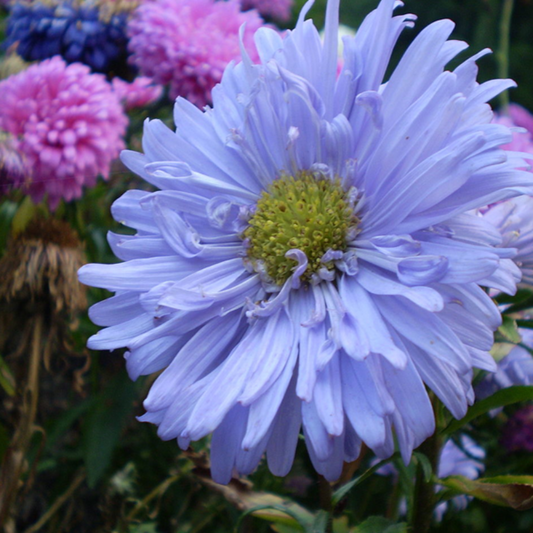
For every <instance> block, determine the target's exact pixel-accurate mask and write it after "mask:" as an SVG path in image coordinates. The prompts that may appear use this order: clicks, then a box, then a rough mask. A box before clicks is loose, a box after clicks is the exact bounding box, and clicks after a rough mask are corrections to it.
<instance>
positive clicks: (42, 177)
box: [0, 57, 127, 209]
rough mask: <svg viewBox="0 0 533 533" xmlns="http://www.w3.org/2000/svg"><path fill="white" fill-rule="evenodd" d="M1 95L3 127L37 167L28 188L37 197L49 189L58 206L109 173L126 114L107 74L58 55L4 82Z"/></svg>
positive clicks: (51, 200)
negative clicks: (60, 202) (96, 72)
mask: <svg viewBox="0 0 533 533" xmlns="http://www.w3.org/2000/svg"><path fill="white" fill-rule="evenodd" d="M0 94H2V100H3V105H2V106H1V107H0V129H3V130H5V131H7V132H9V133H11V134H12V135H13V137H14V139H15V140H14V143H15V147H16V149H17V150H18V151H19V152H20V153H21V154H22V156H23V157H24V159H25V161H26V162H27V164H28V166H29V167H30V168H31V169H32V179H31V182H30V183H29V185H27V186H25V189H26V190H27V191H28V192H29V194H30V195H31V197H32V199H33V200H34V201H35V202H38V201H40V200H41V199H42V198H43V196H44V195H45V194H48V202H49V204H50V207H51V208H52V209H55V208H56V207H57V204H58V203H59V201H60V199H61V198H64V199H65V200H67V201H68V200H72V199H73V198H79V197H80V196H81V194H82V187H83V186H84V185H85V186H93V185H94V184H95V182H96V178H97V177H98V175H102V176H103V177H104V178H107V177H108V176H109V170H110V165H111V162H112V161H113V159H115V158H116V157H117V156H118V154H119V152H120V150H121V149H122V148H124V142H123V140H122V136H123V135H124V133H125V130H126V126H127V118H126V116H125V115H124V111H123V109H122V106H121V105H120V102H119V100H118V98H117V95H116V94H115V93H114V92H113V90H112V88H111V85H110V84H109V83H108V82H107V81H106V80H105V78H104V76H103V75H101V74H91V72H90V69H89V67H87V66H85V65H82V64H80V63H73V64H71V65H69V66H67V65H66V63H65V62H64V61H63V60H62V59H61V58H60V57H53V58H52V59H48V60H46V61H43V62H42V63H39V64H37V65H33V66H31V67H29V68H27V69H26V70H24V71H22V72H20V73H19V74H16V75H14V76H10V77H9V78H7V79H6V80H4V81H2V82H0Z"/></svg>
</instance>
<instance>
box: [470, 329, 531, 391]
mask: <svg viewBox="0 0 533 533" xmlns="http://www.w3.org/2000/svg"><path fill="white" fill-rule="evenodd" d="M519 332H520V335H521V336H522V343H523V344H525V345H526V346H529V347H531V348H533V330H531V329H524V328H520V329H519ZM513 385H533V357H531V354H530V353H529V352H528V351H527V350H526V349H525V348H522V346H515V347H514V348H513V349H512V350H511V351H510V352H509V353H508V354H507V355H506V356H505V357H504V358H503V359H502V360H501V361H500V362H499V363H498V366H497V369H496V372H494V373H493V374H490V375H488V376H486V377H485V378H484V379H483V381H481V382H480V383H479V384H478V385H477V386H476V398H477V399H478V400H483V398H488V397H489V396H491V395H492V394H494V393H495V392H497V391H499V390H500V389H506V388H507V387H512V386H513Z"/></svg>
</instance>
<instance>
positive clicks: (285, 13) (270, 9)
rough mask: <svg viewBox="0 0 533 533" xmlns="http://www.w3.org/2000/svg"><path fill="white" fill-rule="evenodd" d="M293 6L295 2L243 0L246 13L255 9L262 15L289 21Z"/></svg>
mask: <svg viewBox="0 0 533 533" xmlns="http://www.w3.org/2000/svg"><path fill="white" fill-rule="evenodd" d="M293 4H294V1H293V0H242V9H243V10H244V11H245V10H247V9H252V8H255V9H257V11H259V13H261V15H265V16H269V17H272V18H275V19H278V20H289V19H290V18H291V11H292V6H293Z"/></svg>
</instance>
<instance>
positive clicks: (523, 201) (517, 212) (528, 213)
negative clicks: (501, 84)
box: [483, 145, 533, 287]
mask: <svg viewBox="0 0 533 533" xmlns="http://www.w3.org/2000/svg"><path fill="white" fill-rule="evenodd" d="M532 146H533V145H532ZM532 153H533V152H532ZM483 217H484V219H485V220H486V221H488V222H490V223H491V224H492V225H493V226H494V227H495V228H496V229H497V230H498V231H499V232H500V233H501V236H502V243H501V246H504V247H506V248H516V250H517V253H516V255H515V257H514V258H513V261H514V262H515V263H516V264H517V266H518V267H519V268H520V271H521V272H522V280H521V283H520V285H521V286H524V287H532V286H533V198H532V197H531V196H519V197H518V198H513V199H511V200H507V201H506V202H501V203H498V204H495V205H493V206H490V207H489V209H488V210H486V211H485V212H484V214H483Z"/></svg>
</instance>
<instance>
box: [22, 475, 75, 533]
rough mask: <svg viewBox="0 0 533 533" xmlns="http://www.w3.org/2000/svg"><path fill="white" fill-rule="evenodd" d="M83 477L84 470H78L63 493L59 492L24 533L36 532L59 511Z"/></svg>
mask: <svg viewBox="0 0 533 533" xmlns="http://www.w3.org/2000/svg"><path fill="white" fill-rule="evenodd" d="M84 479H85V472H83V471H81V472H78V475H77V476H76V477H75V478H74V481H73V482H72V483H71V484H70V486H69V488H68V489H67V490H66V491H65V492H64V493H63V494H61V496H59V497H58V498H57V499H56V501H55V502H54V503H53V504H52V506H51V507H50V509H48V511H46V513H45V514H44V515H43V516H41V518H39V520H38V521H37V522H35V524H33V526H30V527H29V528H28V529H26V530H25V531H24V533H36V531H39V530H40V529H41V528H42V527H43V526H44V525H45V524H46V523H47V522H48V521H49V520H50V519H51V518H52V517H53V516H54V515H55V514H56V513H57V511H59V509H60V508H61V507H62V506H63V504H64V503H65V502H66V501H67V500H68V499H69V498H70V497H71V496H72V494H74V492H75V491H76V489H77V488H78V487H79V486H80V485H81V483H82V482H83V480H84Z"/></svg>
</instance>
